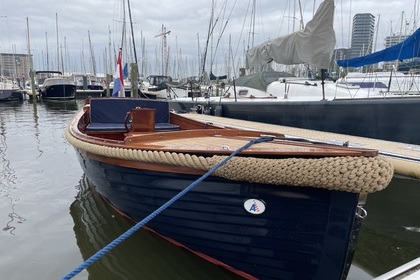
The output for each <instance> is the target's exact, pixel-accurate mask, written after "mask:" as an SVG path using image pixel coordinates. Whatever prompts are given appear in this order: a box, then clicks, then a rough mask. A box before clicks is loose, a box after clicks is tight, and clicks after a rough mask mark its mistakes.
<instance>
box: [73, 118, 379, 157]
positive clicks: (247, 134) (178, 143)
mask: <svg viewBox="0 0 420 280" xmlns="http://www.w3.org/2000/svg"><path fill="white" fill-rule="evenodd" d="M83 111H84V112H83ZM83 111H81V112H79V113H78V114H77V115H76V117H75V118H74V119H73V121H72V122H71V124H70V132H71V134H72V135H73V136H74V137H76V138H78V139H79V140H81V141H85V142H88V143H91V144H97V145H105V146H108V147H115V148H125V149H137V150H153V151H163V152H175V153H187V154H195V155H199V154H202V155H229V154H231V153H232V152H234V151H235V150H236V149H238V148H239V147H241V146H243V145H245V144H246V143H247V142H249V141H250V140H252V139H255V138H259V137H262V136H267V135H270V136H274V137H276V139H275V140H273V141H270V142H267V143H258V144H254V145H253V146H252V147H250V148H248V149H247V150H245V151H242V152H241V155H244V156H255V157H268V156H270V157H271V158H281V157H290V156H296V157H302V156H304V157H308V155H309V156H311V157H325V156H330V157H333V156H367V157H370V156H376V155H377V154H378V152H377V151H376V150H371V149H364V148H345V147H338V146H333V145H323V146H319V145H314V144H311V143H306V142H296V141H291V140H286V139H285V138H284V134H279V133H269V132H263V131H251V130H241V129H234V128H223V127H221V126H214V125H212V124H208V123H203V122H199V121H194V120H191V119H186V118H184V117H182V116H179V115H177V116H176V117H175V118H176V124H178V125H180V127H181V130H179V131H167V132H145V133H142V132H135V133H125V134H124V133H121V134H124V135H125V140H114V139H105V138H100V137H95V136H91V135H87V134H86V133H83V132H82V131H80V130H79V119H85V120H86V117H85V118H83V114H88V110H83ZM175 115H176V114H175ZM183 119H186V120H187V122H186V125H184V126H183V122H182V120H183ZM195 123H196V125H194V124H195ZM183 127H184V129H183ZM185 127H188V128H189V129H185ZM193 127H197V128H198V129H193ZM122 138H124V137H122Z"/></svg>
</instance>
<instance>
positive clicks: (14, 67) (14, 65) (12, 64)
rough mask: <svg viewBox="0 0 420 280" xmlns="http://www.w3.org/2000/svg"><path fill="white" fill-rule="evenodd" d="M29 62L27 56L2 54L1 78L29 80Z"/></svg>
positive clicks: (0, 61) (0, 55)
mask: <svg viewBox="0 0 420 280" xmlns="http://www.w3.org/2000/svg"><path fill="white" fill-rule="evenodd" d="M29 62H32V56H31V61H29V59H28V55H26V54H13V53H0V76H5V77H8V78H13V79H17V78H20V79H27V78H28V76H29V65H31V64H30V63H29Z"/></svg>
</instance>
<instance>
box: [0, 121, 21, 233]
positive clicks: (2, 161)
mask: <svg viewBox="0 0 420 280" xmlns="http://www.w3.org/2000/svg"><path fill="white" fill-rule="evenodd" d="M6 151H7V142H6V127H5V122H4V120H3V116H2V115H0V165H1V168H0V194H1V196H3V197H4V198H5V201H6V203H7V204H8V205H10V210H9V211H10V212H9V213H8V220H7V222H6V226H5V227H3V231H8V232H9V233H10V234H12V235H14V231H15V229H16V223H23V222H24V221H26V220H25V218H23V217H22V216H20V215H19V214H18V213H17V212H16V204H15V203H16V202H17V201H18V200H19V199H16V198H14V197H13V195H12V190H13V189H15V188H16V187H14V185H15V184H16V181H17V178H16V175H15V174H16V173H15V171H14V170H13V168H12V167H11V163H10V160H8V159H7V156H6Z"/></svg>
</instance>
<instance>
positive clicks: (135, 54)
mask: <svg viewBox="0 0 420 280" xmlns="http://www.w3.org/2000/svg"><path fill="white" fill-rule="evenodd" d="M127 5H128V16H129V18H130V27H131V39H132V41H133V49H134V62H135V63H136V65H137V51H136V42H135V40H134V29H133V19H132V18H131V7H130V0H127Z"/></svg>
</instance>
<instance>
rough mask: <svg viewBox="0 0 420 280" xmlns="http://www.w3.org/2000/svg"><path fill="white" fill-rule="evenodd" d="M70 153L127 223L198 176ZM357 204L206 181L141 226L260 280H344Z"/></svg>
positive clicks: (306, 192) (350, 199)
mask: <svg viewBox="0 0 420 280" xmlns="http://www.w3.org/2000/svg"><path fill="white" fill-rule="evenodd" d="M76 150H77V155H78V157H79V161H80V163H81V166H82V168H83V169H84V172H85V173H86V175H87V177H88V178H89V180H90V181H91V182H92V183H93V184H94V185H95V186H96V188H97V190H98V192H99V193H100V194H101V195H102V196H103V197H105V198H106V199H107V200H108V201H109V202H110V203H111V204H112V205H113V206H114V207H115V208H117V209H118V210H120V211H122V212H124V213H125V214H126V215H127V216H129V217H130V218H132V219H133V220H134V221H140V220H142V219H143V218H145V217H146V216H148V215H149V214H150V213H152V212H153V211H155V210H156V209H157V208H158V207H160V206H162V205H163V204H165V203H166V202H167V201H168V200H169V199H171V198H172V197H174V196H175V195H176V194H178V193H179V192H180V191H181V190H183V189H184V188H186V187H187V186H189V185H190V184H191V183H192V182H194V181H195V180H197V179H198V177H199V176H198V175H191V174H179V173H176V174H175V173H169V172H160V171H149V170H140V169H135V168H128V167H122V166H119V165H114V164H110V163H106V162H107V160H106V158H101V157H99V158H98V157H97V156H92V155H90V154H89V155H88V154H86V153H85V152H84V151H82V150H79V149H76ZM248 199H257V200H260V201H263V202H264V204H265V206H266V210H265V212H264V213H262V214H260V215H253V214H250V213H249V212H247V211H246V210H245V208H244V201H246V200H248ZM358 199H359V195H358V194H356V193H350V192H338V191H330V190H324V189H316V188H310V187H289V186H273V185H263V184H252V183H248V182H234V181H228V180H225V179H222V178H219V177H208V178H207V179H206V180H205V181H203V182H202V183H200V184H199V185H198V186H197V187H195V188H194V189H193V190H192V191H190V192H189V193H187V194H186V195H185V196H184V197H182V198H181V199H180V200H178V201H177V202H175V203H174V204H173V205H172V206H170V207H169V208H168V209H167V210H165V211H163V212H162V213H161V214H160V215H158V216H157V217H155V218H154V219H153V220H151V221H150V222H149V223H148V224H147V226H148V227H150V228H151V229H153V230H154V231H156V232H157V233H158V234H160V235H162V236H165V237H167V238H170V239H172V240H174V241H176V242H178V243H181V244H182V245H184V246H185V247H187V248H188V249H190V250H192V251H195V252H199V253H202V254H205V255H206V256H208V257H210V258H211V259H215V260H218V261H220V262H222V263H224V264H226V265H228V266H230V267H233V268H234V269H235V270H239V271H243V272H245V273H247V274H249V275H252V276H254V277H257V278H260V279H326V278H325V277H328V279H345V277H346V273H347V272H348V268H349V267H350V264H351V259H352V255H353V253H354V247H355V242H356V241H355V240H356V239H357V233H358V227H359V226H360V222H359V220H358V219H355V212H356V208H357V204H358ZM351 242H353V243H352V244H350V243H351Z"/></svg>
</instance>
